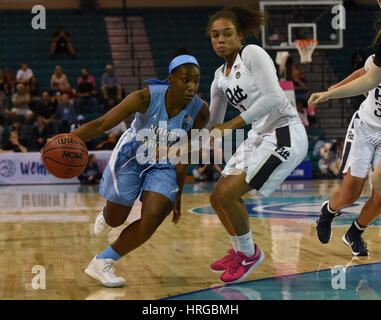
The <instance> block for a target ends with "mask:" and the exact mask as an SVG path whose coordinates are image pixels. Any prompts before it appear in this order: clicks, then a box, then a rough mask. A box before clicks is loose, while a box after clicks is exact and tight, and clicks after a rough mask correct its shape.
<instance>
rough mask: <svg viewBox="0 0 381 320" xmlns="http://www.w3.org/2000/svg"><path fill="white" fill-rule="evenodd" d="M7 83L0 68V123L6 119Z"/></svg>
mask: <svg viewBox="0 0 381 320" xmlns="http://www.w3.org/2000/svg"><path fill="white" fill-rule="evenodd" d="M7 95H8V84H7V82H6V81H5V78H4V75H3V71H2V70H0V125H4V124H5V123H6V122H7V121H8V114H9V110H8V98H7Z"/></svg>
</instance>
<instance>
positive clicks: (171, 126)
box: [115, 85, 203, 168]
mask: <svg viewBox="0 0 381 320" xmlns="http://www.w3.org/2000/svg"><path fill="white" fill-rule="evenodd" d="M148 88H149V90H150V95H151V101H150V105H149V107H148V109H147V111H146V112H145V113H139V112H137V113H136V115H135V119H134V121H133V122H132V124H131V127H130V128H129V129H128V130H127V131H126V132H125V133H124V134H123V135H122V136H121V137H120V139H119V141H118V144H117V145H116V147H115V149H117V150H118V152H119V153H121V154H122V155H123V158H125V157H126V158H131V157H135V156H137V154H136V151H137V150H138V148H139V147H140V146H141V145H142V143H145V144H146V145H147V146H148V143H151V145H152V142H155V146H153V148H155V147H156V145H157V144H158V143H159V139H167V142H166V145H168V146H170V145H172V144H174V143H176V142H177V141H178V140H179V139H180V135H179V133H178V132H177V130H176V129H182V130H184V131H186V132H189V130H190V129H191V128H192V126H193V123H194V120H195V118H196V116H197V113H198V112H199V110H200V108H201V106H202V104H203V101H202V100H201V99H200V98H199V97H198V96H197V95H195V96H194V97H193V99H192V101H191V102H190V103H189V104H188V105H186V107H185V108H184V109H183V110H182V111H181V112H180V113H178V114H177V115H176V116H174V117H172V118H169V116H168V113H167V110H166V105H165V95H166V92H167V90H168V88H169V86H168V85H150V86H148ZM142 129H146V130H149V131H151V132H152V135H153V136H156V140H152V139H151V140H150V141H145V142H143V141H141V140H142V139H140V141H139V138H138V137H137V135H139V131H140V132H141V130H142ZM145 132H146V131H145ZM143 134H144V131H143ZM140 135H142V134H140ZM175 139H176V140H175ZM160 144H161V145H162V144H163V143H162V141H161V142H160ZM154 167H157V168H174V167H175V166H174V165H173V164H170V163H165V164H163V163H156V164H154Z"/></svg>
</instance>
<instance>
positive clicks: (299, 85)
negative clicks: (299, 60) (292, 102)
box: [291, 65, 307, 100]
mask: <svg viewBox="0 0 381 320" xmlns="http://www.w3.org/2000/svg"><path fill="white" fill-rule="evenodd" d="M291 77H292V81H293V82H294V88H295V99H296V100H307V80H306V78H305V76H304V73H303V72H301V70H300V68H299V67H298V66H297V65H292V73H291Z"/></svg>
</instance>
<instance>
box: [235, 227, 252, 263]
mask: <svg viewBox="0 0 381 320" xmlns="http://www.w3.org/2000/svg"><path fill="white" fill-rule="evenodd" d="M237 242H238V251H241V252H242V253H244V254H245V255H246V256H248V257H250V256H252V255H253V254H254V253H255V249H254V241H253V238H252V236H251V230H250V231H249V232H248V233H246V234H244V235H243V236H237Z"/></svg>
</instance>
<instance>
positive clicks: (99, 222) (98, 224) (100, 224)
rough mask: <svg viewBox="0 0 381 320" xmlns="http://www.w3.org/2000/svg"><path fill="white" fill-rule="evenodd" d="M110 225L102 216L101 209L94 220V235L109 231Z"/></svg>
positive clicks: (101, 234) (105, 233) (104, 233)
mask: <svg viewBox="0 0 381 320" xmlns="http://www.w3.org/2000/svg"><path fill="white" fill-rule="evenodd" d="M111 229H112V228H111V227H110V226H109V225H108V224H107V223H106V221H105V218H104V217H103V210H102V211H101V212H100V213H99V214H98V215H97V217H96V218H95V222H94V229H93V230H94V235H96V236H105V235H107V234H108V233H109V232H110V231H111Z"/></svg>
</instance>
